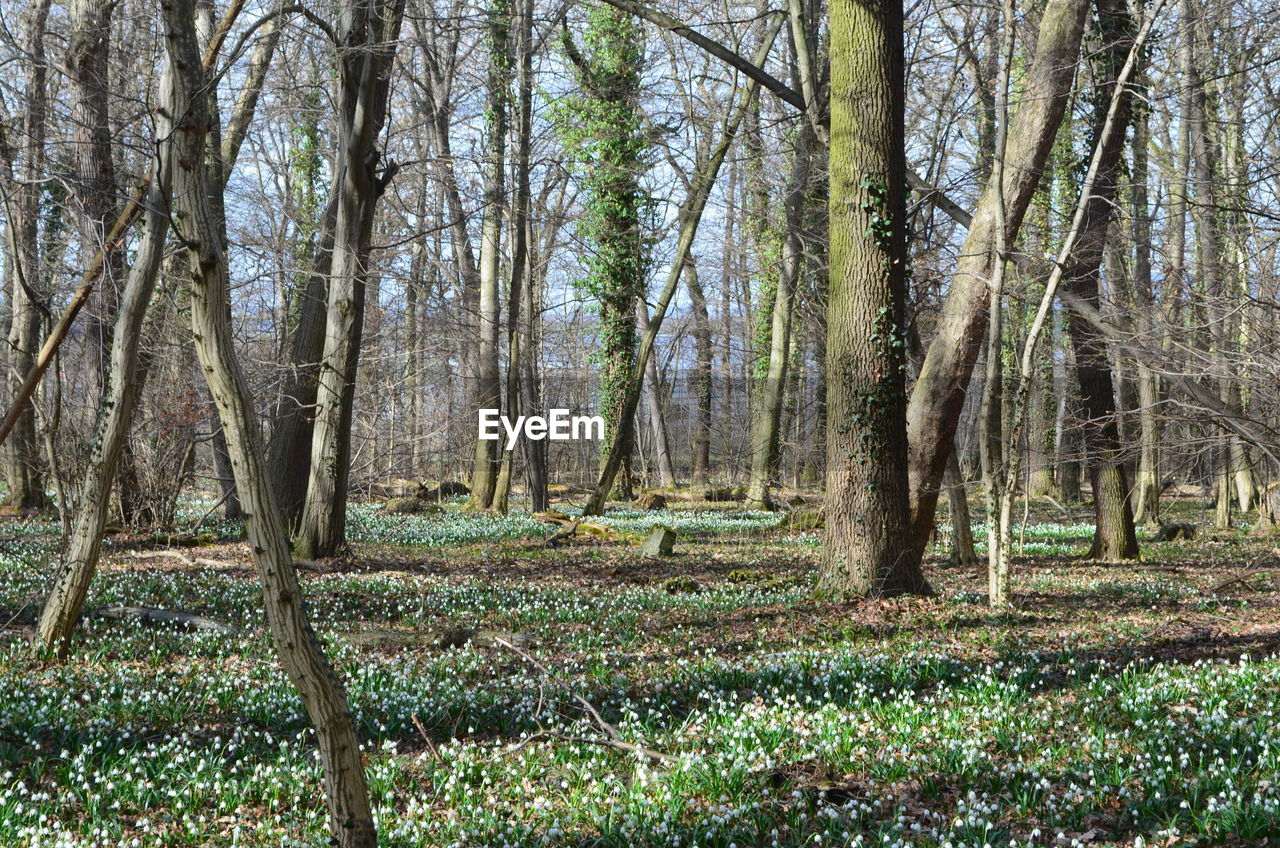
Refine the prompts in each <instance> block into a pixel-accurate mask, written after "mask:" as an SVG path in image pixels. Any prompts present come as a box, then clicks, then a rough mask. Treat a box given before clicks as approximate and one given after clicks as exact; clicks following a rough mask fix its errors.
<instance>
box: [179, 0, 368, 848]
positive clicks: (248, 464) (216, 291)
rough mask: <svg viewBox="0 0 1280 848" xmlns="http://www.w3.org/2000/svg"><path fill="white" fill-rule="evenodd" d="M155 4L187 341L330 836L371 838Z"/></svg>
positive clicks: (360, 778) (198, 129) (186, 41)
mask: <svg viewBox="0 0 1280 848" xmlns="http://www.w3.org/2000/svg"><path fill="white" fill-rule="evenodd" d="M165 12H166V19H167V38H168V43H169V56H170V61H171V62H172V64H173V67H174V69H175V75H176V76H177V78H178V79H177V80H176V86H175V88H176V92H177V94H178V103H177V104H176V107H177V108H175V109H174V110H173V112H174V114H175V115H176V116H177V118H176V125H177V126H178V127H180V128H182V131H180V132H178V133H175V134H174V138H175V144H176V146H177V149H176V150H175V154H176V157H177V159H178V161H180V162H185V163H188V166H187V167H179V168H175V169H174V171H173V174H174V178H173V210H174V216H173V221H174V228H175V230H176V231H177V235H178V236H179V238H180V239H181V240H182V244H183V245H185V247H186V250H187V253H188V254H189V256H190V263H189V267H190V268H191V274H192V279H191V324H192V329H193V333H194V336H195V342H196V351H197V354H198V356H199V359H200V364H201V367H202V368H203V370H204V373H205V378H206V380H207V382H208V384H209V392H210V394H211V395H212V396H213V400H214V404H215V405H216V406H217V409H218V414H219V417H220V419H221V421H222V426H223V428H224V430H225V432H226V435H227V447H228V449H229V451H230V453H231V460H232V464H233V466H234V468H235V476H236V486H237V489H238V490H239V492H240V497H241V500H242V502H243V504H244V511H245V532H246V534H247V535H248V537H249V543H250V546H251V548H252V550H253V552H254V560H255V562H256V564H257V567H258V575H259V578H260V580H261V582H262V589H263V600H264V603H265V607H266V617H267V625H268V628H269V630H270V632H271V636H272V639H273V641H274V643H275V645H276V648H277V650H278V651H279V653H280V660H281V663H282V665H283V666H284V668H285V671H286V672H287V673H288V674H289V677H290V679H291V680H292V681H293V683H294V685H295V686H296V687H297V688H298V692H299V694H300V695H301V696H302V701H303V704H304V705H305V707H306V709H307V712H308V714H309V715H310V717H311V721H312V723H313V724H314V725H315V729H316V736H317V743H318V747H319V752H320V761H321V765H322V767H323V770H324V782H325V795H326V799H327V801H328V807H329V823H330V828H331V831H332V835H333V838H334V841H335V842H336V844H337V845H339V846H342V848H373V846H374V845H376V842H377V837H376V834H375V832H374V826H373V816H372V813H371V810H370V806H369V794H368V790H367V787H366V783H365V778H364V768H363V763H362V761H361V753H360V742H359V739H358V738H357V736H356V732H355V722H354V719H353V717H352V715H351V710H350V707H349V706H348V704H347V698H346V693H345V692H344V691H343V687H342V684H341V682H340V681H339V680H338V678H337V675H336V674H335V673H334V671H333V668H332V667H331V666H330V664H329V662H328V660H327V658H326V657H325V655H324V651H323V649H322V648H321V646H320V643H319V641H318V640H317V639H316V636H315V633H314V632H313V631H312V629H311V625H310V623H309V622H308V620H307V616H306V612H305V610H304V606H303V597H302V592H301V587H300V586H299V584H298V576H297V572H296V570H295V569H294V564H293V560H292V558H291V556H290V554H289V540H288V535H287V532H286V528H285V524H284V520H283V516H282V515H281V512H280V507H279V504H278V502H277V500H276V496H275V492H274V490H273V488H272V485H271V482H270V477H269V475H268V474H267V468H266V462H265V459H264V455H263V450H262V443H261V439H260V436H259V432H258V420H257V413H256V411H255V409H254V405H253V399H252V397H251V396H250V394H249V388H248V384H247V383H246V381H245V379H244V375H243V374H242V373H241V371H240V366H239V362H238V361H237V358H236V354H235V346H234V341H233V339H232V335H231V326H230V313H231V310H230V287H229V280H228V266H227V257H226V254H225V251H224V248H223V244H222V236H221V227H220V226H219V224H218V223H217V222H216V221H215V220H214V216H213V214H212V210H211V207H210V203H209V197H210V193H211V192H216V191H220V190H221V187H220V186H218V185H217V184H216V181H215V180H214V179H212V178H211V175H210V174H209V173H208V171H207V168H206V166H205V165H203V164H201V163H202V162H204V161H205V160H204V155H203V154H204V144H205V138H206V137H207V134H208V132H209V124H210V119H209V110H208V107H207V103H206V102H205V100H204V99H203V98H202V97H201V96H200V95H199V94H196V95H195V96H192V95H193V93H196V92H203V91H205V90H206V87H207V79H206V75H205V73H204V72H203V70H202V69H201V65H200V53H199V49H198V47H197V45H196V38H195V32H194V29H193V26H192V22H193V9H192V4H191V0H169V2H168V3H167V4H166V7H165ZM191 163H194V164H191Z"/></svg>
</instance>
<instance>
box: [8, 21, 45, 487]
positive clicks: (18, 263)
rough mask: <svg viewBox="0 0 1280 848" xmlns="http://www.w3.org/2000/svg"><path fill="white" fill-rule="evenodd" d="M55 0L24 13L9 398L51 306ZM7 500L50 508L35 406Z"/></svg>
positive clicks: (22, 430)
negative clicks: (47, 184) (49, 27)
mask: <svg viewBox="0 0 1280 848" xmlns="http://www.w3.org/2000/svg"><path fill="white" fill-rule="evenodd" d="M49 6H50V0H32V3H31V5H30V6H29V7H27V9H26V11H25V12H23V14H22V17H21V26H22V49H23V52H24V53H25V54H26V61H25V62H24V65H25V66H26V76H25V79H24V86H23V97H22V101H23V104H24V105H25V107H26V108H25V109H24V111H23V118H22V140H21V142H20V143H19V145H18V147H19V149H20V151H21V156H22V161H21V165H20V167H19V168H18V169H17V172H16V173H15V170H14V168H13V166H12V163H9V169H8V170H9V172H8V174H7V176H9V177H10V180H11V181H10V185H9V186H8V187H7V189H8V190H7V192H6V194H8V202H7V203H6V204H5V205H6V207H7V209H6V210H5V212H6V218H7V221H6V224H7V226H6V227H5V234H6V235H7V236H8V245H7V247H8V250H7V251H6V254H7V255H6V256H5V272H6V273H7V274H8V276H9V285H8V288H9V293H10V313H11V323H10V326H9V340H8V341H9V361H8V363H7V365H8V370H7V372H6V373H7V375H8V376H7V381H6V382H7V383H8V386H9V392H10V397H11V398H14V397H17V395H18V391H19V388H20V387H21V386H22V383H23V381H24V379H25V378H26V376H27V373H28V372H29V371H31V368H32V366H33V365H34V364H35V360H36V351H37V350H38V349H39V347H40V344H41V341H42V339H41V337H40V326H41V323H42V319H43V316H44V315H45V314H46V312H47V311H48V305H47V304H46V303H45V302H44V300H45V298H46V297H47V293H46V292H43V291H41V290H40V278H41V274H40V250H39V246H40V224H39V220H40V194H41V192H42V191H43V186H44V178H45V176H46V175H45V173H44V170H45V162H46V158H47V157H46V152H45V130H46V122H47V119H48V107H49V104H48V89H47V85H48V63H47V60H46V58H45V24H46V22H47V21H48V18H49ZM3 458H4V466H5V479H6V480H7V481H8V483H9V494H8V503H9V504H10V505H11V506H13V507H14V508H15V509H18V510H40V509H44V508H45V507H46V506H48V497H47V495H46V494H45V477H44V472H43V470H42V468H41V464H40V441H39V439H37V437H36V418H35V410H33V409H32V408H31V406H30V404H28V405H27V408H26V409H25V410H24V411H23V413H22V415H21V416H20V417H19V418H18V420H17V422H16V424H15V425H14V428H13V432H12V434H11V435H10V436H9V439H8V441H7V442H5V445H4V457H3Z"/></svg>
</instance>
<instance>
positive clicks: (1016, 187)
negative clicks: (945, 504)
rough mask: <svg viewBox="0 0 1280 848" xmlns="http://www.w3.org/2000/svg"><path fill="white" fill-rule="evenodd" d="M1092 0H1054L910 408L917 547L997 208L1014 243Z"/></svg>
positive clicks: (955, 402) (943, 454) (973, 341)
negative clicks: (998, 171) (999, 176)
mask: <svg viewBox="0 0 1280 848" xmlns="http://www.w3.org/2000/svg"><path fill="white" fill-rule="evenodd" d="M1088 6H1089V4H1088V0H1048V2H1047V3H1046V4H1045V7H1044V12H1043V13H1042V15H1041V18H1040V27H1039V33H1038V36H1037V40H1036V51H1035V57H1034V59H1033V60H1032V63H1031V67H1030V68H1029V69H1028V71H1027V74H1026V81H1025V83H1024V86H1023V90H1022V98H1021V105H1020V106H1019V107H1018V109H1017V110H1016V111H1015V113H1014V114H1013V116H1012V118H1011V119H1010V121H1009V130H1008V144H1007V148H1006V153H1005V159H1006V163H1005V170H1006V174H1005V179H1004V191H1003V197H1001V195H1000V194H999V187H998V186H997V185H996V183H995V181H994V175H993V177H992V179H991V180H988V181H987V183H986V186H985V188H984V189H983V192H982V196H981V199H980V200H979V201H978V206H977V209H976V211H975V212H974V215H973V220H972V222H971V224H970V225H969V232H968V236H967V237H966V238H965V243H964V247H963V248H962V249H961V251H960V258H959V260H958V262H957V265H956V270H955V273H954V274H953V275H952V280H951V288H950V291H949V292H948V294H947V299H946V302H945V304H944V305H943V310H942V315H941V316H940V318H939V320H938V331H937V334H936V335H935V336H934V339H933V341H932V342H931V343H930V345H929V349H928V352H927V353H926V355H925V359H924V364H923V365H922V366H921V369H920V375H919V377H917V379H916V382H915V385H914V386H913V388H912V390H911V401H910V403H909V404H908V407H907V431H908V440H909V442H910V446H911V448H910V455H909V461H910V475H911V512H912V535H913V537H914V540H915V550H916V553H917V555H918V554H920V553H922V552H923V551H924V547H925V545H926V544H927V543H928V541H929V536H930V535H931V534H932V533H933V518H934V511H935V510H936V508H937V504H938V492H939V490H940V484H941V481H942V476H943V473H944V471H945V470H946V463H947V455H948V454H949V453H950V451H951V450H952V443H953V440H954V438H955V434H956V427H957V424H958V423H959V420H960V411H961V407H962V406H963V404H964V399H965V395H966V393H967V391H968V388H969V379H970V377H971V376H972V374H973V367H974V364H975V363H976V362H977V359H978V353H979V350H980V349H981V347H982V339H983V336H984V334H985V332H986V327H987V308H988V305H989V299H988V290H987V281H988V280H989V279H990V278H991V274H992V265H991V263H992V259H993V251H992V245H994V244H995V237H996V233H995V227H996V221H997V210H998V208H999V207H1000V206H1001V204H1003V208H1004V216H1003V217H1004V221H1005V242H1006V244H1014V243H1015V242H1016V241H1017V235H1018V231H1019V229H1020V228H1021V226H1022V219H1023V217H1024V216H1025V215H1026V211H1027V207H1028V206H1029V205H1030V203H1031V198H1032V196H1033V195H1034V193H1035V190H1036V187H1037V186H1038V185H1039V183H1040V178H1041V175H1042V174H1043V172H1044V168H1045V163H1046V162H1047V161H1048V157H1049V152H1050V150H1051V149H1052V147H1053V141H1054V138H1055V137H1056V135H1057V131H1058V125H1059V123H1061V121H1062V116H1063V113H1064V112H1065V110H1066V105H1067V97H1068V94H1069V93H1070V91H1071V81H1072V80H1073V79H1074V77H1075V68H1076V59H1077V57H1078V55H1079V53H1080V39H1081V36H1082V34H1083V32H1084V19H1085V12H1086V11H1087V10H1088Z"/></svg>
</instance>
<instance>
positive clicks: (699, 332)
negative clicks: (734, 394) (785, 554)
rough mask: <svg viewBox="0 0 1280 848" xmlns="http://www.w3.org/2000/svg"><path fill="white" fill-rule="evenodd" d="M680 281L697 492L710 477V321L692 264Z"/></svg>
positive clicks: (692, 472) (693, 464)
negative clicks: (687, 331)
mask: <svg viewBox="0 0 1280 848" xmlns="http://www.w3.org/2000/svg"><path fill="white" fill-rule="evenodd" d="M725 226H726V227H727V226H728V224H727V223H726V224H725ZM726 262H727V259H726ZM684 281H685V285H686V286H687V287H688V289H689V304H690V308H691V309H692V311H693V343H694V349H695V353H694V356H695V362H694V372H693V380H692V384H693V385H692V388H693V396H694V404H695V406H694V422H693V461H692V466H693V467H692V469H691V470H690V478H691V480H690V485H692V486H693V487H694V488H700V487H703V486H706V485H707V482H708V480H709V479H710V476H711V368H712V363H711V360H712V355H713V349H712V345H711V317H710V315H709V314H708V312H707V296H706V294H705V293H704V292H703V290H702V284H701V283H699V282H698V267H697V265H696V263H694V262H693V261H692V260H690V261H689V262H686V263H685V266H684Z"/></svg>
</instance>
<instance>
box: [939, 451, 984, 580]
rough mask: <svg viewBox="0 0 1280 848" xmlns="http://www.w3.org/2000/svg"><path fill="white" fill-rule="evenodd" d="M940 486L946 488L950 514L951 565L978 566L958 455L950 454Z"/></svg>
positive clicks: (970, 517)
mask: <svg viewBox="0 0 1280 848" xmlns="http://www.w3.org/2000/svg"><path fill="white" fill-rule="evenodd" d="M942 484H943V485H944V486H946V487H947V509H948V511H949V512H950V513H951V564H952V565H955V566H959V567H962V568H966V567H972V566H976V565H977V564H978V552H977V551H976V550H975V549H974V546H973V517H972V516H971V515H970V514H969V498H968V495H967V494H966V493H965V480H964V472H963V471H961V469H960V453H959V452H958V451H952V452H951V458H950V459H948V460H947V471H946V475H945V476H944V477H943V479H942Z"/></svg>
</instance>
